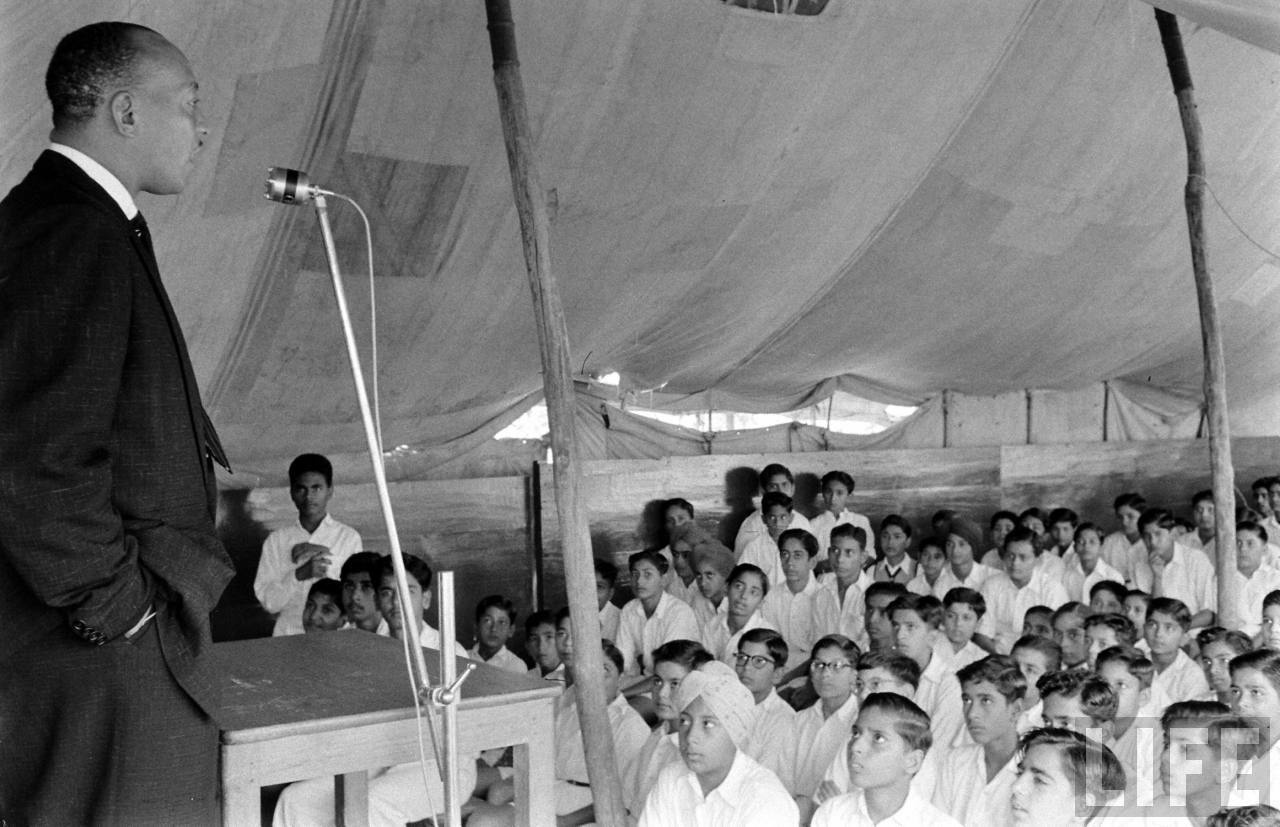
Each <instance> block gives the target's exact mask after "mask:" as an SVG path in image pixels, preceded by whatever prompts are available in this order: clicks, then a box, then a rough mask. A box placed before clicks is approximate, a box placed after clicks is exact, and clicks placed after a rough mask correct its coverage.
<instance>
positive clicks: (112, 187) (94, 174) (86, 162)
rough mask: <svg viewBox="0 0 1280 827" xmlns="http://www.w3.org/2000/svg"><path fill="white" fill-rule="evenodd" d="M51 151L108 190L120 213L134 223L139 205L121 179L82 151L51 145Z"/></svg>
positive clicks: (57, 144)
mask: <svg viewBox="0 0 1280 827" xmlns="http://www.w3.org/2000/svg"><path fill="white" fill-rule="evenodd" d="M49 149H50V150H51V151H52V152H56V153H58V154H59V155H61V156H62V157H64V158H66V159H67V160H68V161H70V162H71V163H73V164H75V165H76V166H78V167H80V169H82V170H84V174H85V175H88V176H89V177H90V178H92V179H93V180H94V182H95V183H96V184H97V185H98V186H100V187H102V188H103V189H104V190H106V192H107V195H109V196H111V200H112V201H114V202H116V204H117V205H118V206H119V207H120V211H121V212H123V213H124V217H125V218H127V219H129V220H130V221H132V220H133V217H134V216H135V215H137V214H138V205H137V204H135V203H134V202H133V196H132V195H130V194H129V191H128V190H127V189H125V187H124V184H122V183H120V179H119V178H117V177H115V176H114V175H112V174H111V172H110V171H109V170H108V169H107V168H106V167H104V166H103V165H102V164H100V163H98V162H97V161H95V160H93V159H92V158H90V157H89V156H88V155H85V154H84V153H83V152H81V151H80V150H78V149H75V148H73V147H69V146H67V145H65V144H59V143H50V144H49Z"/></svg>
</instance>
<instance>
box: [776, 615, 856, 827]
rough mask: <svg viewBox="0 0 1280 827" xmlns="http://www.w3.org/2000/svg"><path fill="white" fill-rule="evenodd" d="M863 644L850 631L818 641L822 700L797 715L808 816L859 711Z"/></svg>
mask: <svg viewBox="0 0 1280 827" xmlns="http://www.w3.org/2000/svg"><path fill="white" fill-rule="evenodd" d="M860 654H861V652H859V651H858V647H857V644H855V643H854V642H853V641H852V640H849V638H847V637H845V636H844V635H828V636H827V637H824V638H822V639H821V640H819V641H818V642H817V643H815V644H814V645H813V657H812V658H811V659H810V660H809V675H810V680H811V681H812V682H813V690H814V692H815V693H816V694H817V696H818V702H817V703H815V704H814V705H813V706H810V707H809V708H808V709H802V710H800V712H799V714H797V715H796V729H795V733H796V735H795V748H794V751H793V756H794V758H793V759H792V766H793V767H794V769H793V770H792V773H793V776H792V777H793V779H794V780H793V784H794V787H795V790H796V792H797V795H796V799H797V803H798V805H799V807H800V813H801V816H802V818H804V819H807V818H808V817H809V816H810V815H811V814H812V812H813V794H814V792H815V791H816V790H817V789H818V785H819V784H821V783H822V777H823V775H824V774H825V773H826V770H827V767H828V766H830V765H831V761H832V760H833V759H834V758H835V757H836V752H837V751H838V750H839V748H840V746H841V745H842V744H843V743H844V742H845V739H846V738H847V737H848V735H849V727H850V726H851V725H852V724H853V719H854V716H855V715H857V712H858V696H857V695H856V694H854V691H853V682H854V680H855V679H856V678H857V670H856V669H855V664H856V663H857V662H858V656H859V655H860Z"/></svg>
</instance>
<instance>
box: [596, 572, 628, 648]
mask: <svg viewBox="0 0 1280 827" xmlns="http://www.w3.org/2000/svg"><path fill="white" fill-rule="evenodd" d="M593 564H594V566H595V570H596V607H597V608H598V609H599V610H600V637H602V638H604V639H605V640H617V639H618V620H619V617H620V616H621V614H622V610H621V609H619V608H618V607H617V606H616V605H614V603H613V593H614V590H616V589H617V587H618V567H617V566H615V565H614V564H613V563H611V562H609V561H608V560H601V559H600V558H599V557H596V558H595V559H594V561H593Z"/></svg>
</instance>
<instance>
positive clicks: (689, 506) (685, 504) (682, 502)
mask: <svg viewBox="0 0 1280 827" xmlns="http://www.w3.org/2000/svg"><path fill="white" fill-rule="evenodd" d="M672 508H678V509H680V510H681V511H683V512H684V513H686V514H688V515H689V519H691V520H692V519H693V518H694V513H693V503H691V502H689V501H688V500H686V499H685V498H684V497H672V498H671V499H669V500H667V501H666V502H665V503H663V504H662V512H663V513H664V514H665V513H666V512H667V511H669V510H671V509H672Z"/></svg>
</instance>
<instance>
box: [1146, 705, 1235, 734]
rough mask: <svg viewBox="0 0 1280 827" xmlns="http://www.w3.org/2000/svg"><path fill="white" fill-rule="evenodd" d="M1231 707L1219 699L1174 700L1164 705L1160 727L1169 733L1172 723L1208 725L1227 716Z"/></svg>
mask: <svg viewBox="0 0 1280 827" xmlns="http://www.w3.org/2000/svg"><path fill="white" fill-rule="evenodd" d="M1230 715H1231V707H1229V706H1227V705H1226V704H1224V703H1222V702H1221V701H1175V702H1174V703H1171V704H1169V705H1168V706H1167V707H1165V710H1164V713H1163V714H1161V716H1160V728H1161V729H1163V730H1164V732H1165V734H1166V735H1168V734H1169V727H1171V726H1173V725H1174V724H1182V725H1184V726H1208V725H1209V724H1210V723H1212V722H1213V721H1217V720H1219V719H1222V718H1226V717H1229V716H1230Z"/></svg>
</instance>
